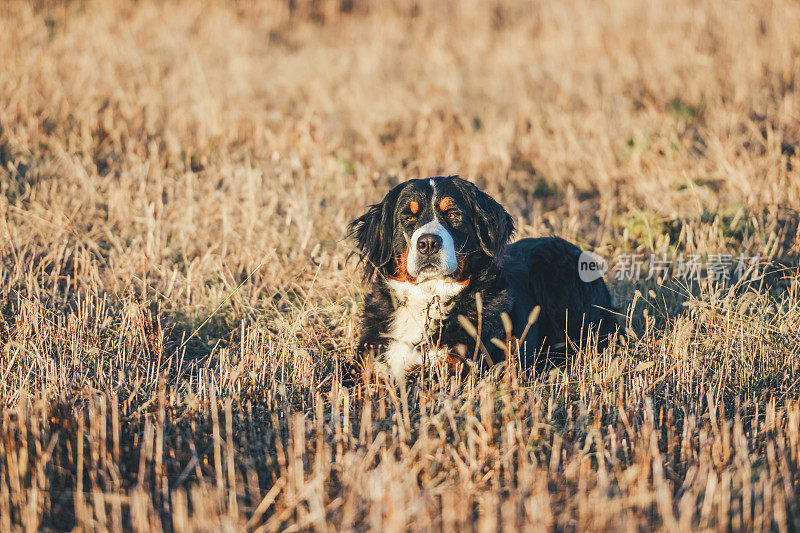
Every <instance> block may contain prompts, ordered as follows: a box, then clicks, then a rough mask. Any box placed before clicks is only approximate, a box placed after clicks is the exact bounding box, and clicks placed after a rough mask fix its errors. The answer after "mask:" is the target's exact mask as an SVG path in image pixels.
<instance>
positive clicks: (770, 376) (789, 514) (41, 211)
mask: <svg viewBox="0 0 800 533" xmlns="http://www.w3.org/2000/svg"><path fill="white" fill-rule="evenodd" d="M798 28H800V5H798V4H797V3H795V2H790V1H784V0H739V1H736V2H718V1H712V0H707V1H696V0H673V1H667V0H653V1H649V2H639V1H636V0H614V1H611V0H608V1H595V0H578V1H566V0H564V1H554V2H544V1H542V2H540V1H535V0H530V1H525V2H513V1H511V0H493V1H479V0H468V1H465V2H456V1H455V0H441V1H438V2H423V1H413V0H394V1H390V2H381V3H378V2H376V3H371V2H370V3H366V2H365V1H364V0H355V1H346V0H342V1H336V2H334V1H323V0H317V1H314V0H295V1H292V2H289V1H288V0H280V1H278V0H273V1H265V2H260V1H257V0H241V1H236V0H226V1H223V0H204V1H200V2H189V1H185V2H182V1H168V2H159V1H155V0H152V1H151V0H140V1H138V2H133V1H131V2H128V1H122V0H118V1H102V0H96V1H93V0H85V1H74V2H53V1H39V2H27V1H19V0H10V1H8V2H4V3H3V4H2V5H1V6H0V214H1V215H2V216H0V530H2V531H9V530H25V531H31V530H35V529H50V530H52V529H55V530H64V529H73V528H75V529H78V530H95V529H96V530H113V531H117V530H136V531H156V530H175V531H192V530H209V531H216V530H229V531H230V530H248V531H249V530H254V531H274V530H286V531H295V530H307V529H315V530H340V529H341V530H359V531H362V530H367V529H385V530H404V529H412V530H443V531H455V530H463V529H475V530H493V529H497V528H502V529H505V530H514V529H517V528H525V529H528V530H567V531H583V530H632V531H636V530H669V531H674V530H681V531H696V530H723V531H724V530H734V531H741V530H747V531H762V530H768V531H772V530H775V531H794V530H797V529H798V528H800V275H799V274H798V268H797V265H798V254H800V237H798V212H797V208H798V206H800V153H799V152H798V150H800V32H799V31H798V30H797V29H798ZM456 173H458V174H461V175H462V176H464V177H467V178H469V179H472V180H473V181H475V182H476V183H478V184H479V185H480V186H482V187H484V188H485V189H486V190H487V191H488V192H489V193H491V194H492V195H494V196H495V197H496V198H497V199H498V200H500V201H501V202H502V203H503V204H504V205H505V206H506V207H507V208H508V210H509V211H510V212H511V214H512V215H513V216H514V217H515V219H516V221H517V224H518V227H519V231H518V236H536V235H548V234H557V235H561V236H563V237H565V238H567V239H570V240H572V241H574V242H576V243H578V244H580V245H581V246H582V247H584V248H587V249H593V250H595V251H597V252H598V253H599V254H601V255H602V256H603V257H606V258H608V259H609V262H610V263H611V264H612V266H613V265H615V264H618V263H620V261H621V260H622V258H624V257H626V256H629V254H641V256H642V257H644V258H645V259H646V261H645V262H644V266H643V267H642V268H643V271H644V272H647V271H648V270H649V266H648V265H649V264H651V263H650V261H649V257H650V254H657V256H658V257H665V258H666V259H667V260H671V261H677V260H678V259H679V258H681V257H683V256H685V255H688V254H698V255H700V256H702V257H710V256H718V257H719V256H725V255H729V256H732V257H733V263H732V265H731V268H732V269H733V268H736V266H737V261H736V258H737V257H739V256H748V257H758V258H759V260H760V269H761V272H760V274H763V276H756V275H751V276H750V277H749V278H747V279H745V280H742V281H741V282H736V281H735V280H730V281H729V282H725V280H724V279H723V280H716V281H714V280H709V279H708V278H707V277H703V278H702V279H700V280H689V281H685V280H681V279H677V278H674V277H671V276H667V279H662V280H661V281H659V280H657V279H655V277H653V278H652V279H649V280H648V279H645V278H646V276H644V275H643V276H641V278H640V279H638V280H629V279H616V277H617V276H615V275H614V273H613V272H609V274H608V275H607V279H608V281H609V284H610V286H611V290H612V292H613V293H614V295H615V297H616V298H617V300H618V303H619V308H620V314H621V315H622V316H621V317H620V320H621V321H624V322H625V323H626V324H627V325H628V333H627V336H626V338H624V339H622V340H621V341H620V343H619V344H618V345H616V346H613V347H611V348H610V349H609V350H607V351H606V352H605V353H597V351H596V350H594V349H592V348H591V347H589V348H587V349H586V350H583V351H582V352H581V353H580V354H579V355H578V357H577V358H576V359H575V360H574V361H573V362H572V364H571V365H570V366H569V367H568V368H566V369H562V370H555V371H552V372H550V373H548V374H546V375H527V374H524V373H520V372H519V370H518V369H517V368H516V367H515V366H514V365H509V366H508V368H500V369H498V371H497V372H494V373H493V374H492V375H488V376H475V375H473V376H470V377H469V378H468V379H464V380H462V379H458V378H455V377H448V376H446V375H435V376H433V377H429V378H428V379H426V380H424V381H419V382H417V383H416V384H411V385H409V386H403V387H401V388H399V389H398V388H395V387H391V386H386V384H385V383H380V382H376V383H371V384H370V385H369V386H366V387H361V388H355V389H348V388H345V387H343V386H342V382H341V379H340V377H339V376H338V374H337V369H338V368H339V364H340V362H341V361H343V360H347V359H349V358H351V357H352V356H353V349H354V345H355V339H356V335H357V333H358V310H359V307H360V303H361V301H362V298H363V295H364V292H365V287H364V285H363V284H362V282H361V280H360V275H359V270H358V265H357V263H356V261H355V260H354V259H353V258H352V257H351V252H352V250H353V248H352V244H351V243H349V242H348V241H347V240H346V238H345V237H346V235H345V234H346V224H347V222H348V221H349V220H350V219H352V218H354V217H356V216H358V215H359V214H361V213H362V212H363V210H364V209H365V207H366V206H367V205H368V204H370V203H375V202H377V201H379V200H380V199H381V198H382V196H383V194H384V193H385V192H386V191H388V189H389V187H390V186H391V185H393V184H396V183H398V182H400V181H402V180H405V179H408V178H414V177H427V176H430V175H439V174H456Z"/></svg>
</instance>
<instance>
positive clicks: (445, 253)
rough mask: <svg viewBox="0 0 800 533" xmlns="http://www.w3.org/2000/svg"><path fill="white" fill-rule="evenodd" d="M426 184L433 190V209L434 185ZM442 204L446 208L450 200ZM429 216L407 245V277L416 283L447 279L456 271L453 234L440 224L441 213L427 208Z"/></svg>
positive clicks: (434, 183)
mask: <svg viewBox="0 0 800 533" xmlns="http://www.w3.org/2000/svg"><path fill="white" fill-rule="evenodd" d="M428 182H429V184H430V186H431V190H432V195H431V199H432V202H431V203H432V205H434V206H435V205H436V200H437V198H436V196H437V195H436V182H435V181H434V180H432V179H431V180H428ZM442 202H443V203H444V205H449V204H452V199H449V197H446V198H445V199H442ZM417 205H418V204H417ZM428 213H429V218H430V220H428V221H426V222H424V223H423V225H422V226H419V227H417V228H416V229H415V230H414V233H412V234H411V237H410V239H409V244H408V257H407V261H406V268H407V269H408V275H409V276H411V277H412V278H416V279H418V280H422V279H427V278H436V277H443V276H449V275H451V274H453V273H454V272H455V271H456V269H457V268H458V260H457V259H456V247H455V242H454V240H453V235H452V234H451V233H450V230H448V228H446V227H445V226H444V224H442V220H441V216H442V213H441V212H440V210H437V209H430V210H428Z"/></svg>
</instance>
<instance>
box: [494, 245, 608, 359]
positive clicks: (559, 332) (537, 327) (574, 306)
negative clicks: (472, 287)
mask: <svg viewBox="0 0 800 533" xmlns="http://www.w3.org/2000/svg"><path fill="white" fill-rule="evenodd" d="M580 256H581V250H580V249H579V248H578V247H577V246H575V245H574V244H570V243H569V242H567V241H565V240H564V239H561V238H558V237H544V238H536V239H522V240H519V241H517V242H515V243H513V244H511V245H509V247H508V249H507V251H506V255H505V259H504V264H503V269H502V270H503V274H504V276H505V278H506V281H507V283H508V285H509V290H510V297H511V300H512V315H513V316H512V321H513V323H514V335H515V336H516V337H517V338H519V336H520V335H522V332H523V330H524V328H525V326H526V324H527V322H528V317H529V316H530V313H531V311H532V310H533V309H534V307H536V306H537V305H538V306H540V307H541V312H540V314H539V318H538V320H537V321H536V323H535V324H534V325H533V326H532V327H531V328H530V331H529V332H528V335H527V336H526V338H525V348H526V349H525V352H524V356H525V361H524V364H525V366H526V367H533V366H535V367H536V368H537V369H539V370H541V369H542V368H544V367H545V366H546V365H547V364H548V361H549V362H551V363H554V364H557V365H560V364H563V363H564V362H565V358H566V357H567V356H568V355H569V354H570V353H572V352H574V349H575V347H576V346H575V345H576V344H579V343H582V342H585V341H586V339H587V337H588V335H589V333H591V334H592V335H597V336H598V337H599V343H598V345H599V348H600V349H601V350H602V349H603V348H604V347H605V346H606V345H607V344H608V339H609V337H610V336H612V335H613V334H614V333H615V332H617V331H618V330H619V325H618V321H617V318H616V316H615V312H614V303H613V300H612V298H611V294H609V292H608V288H607V287H606V285H605V283H604V282H603V279H602V277H600V278H598V279H595V280H593V281H589V282H585V281H583V280H582V279H581V277H580V275H579V266H578V262H579V258H580ZM568 310H569V311H568ZM565 333H566V335H565Z"/></svg>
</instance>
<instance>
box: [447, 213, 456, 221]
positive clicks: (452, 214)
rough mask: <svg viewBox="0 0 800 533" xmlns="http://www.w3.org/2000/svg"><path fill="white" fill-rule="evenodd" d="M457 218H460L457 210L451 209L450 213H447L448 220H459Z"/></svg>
mask: <svg viewBox="0 0 800 533" xmlns="http://www.w3.org/2000/svg"><path fill="white" fill-rule="evenodd" d="M457 219H458V213H456V212H455V211H450V212H449V213H447V220H457Z"/></svg>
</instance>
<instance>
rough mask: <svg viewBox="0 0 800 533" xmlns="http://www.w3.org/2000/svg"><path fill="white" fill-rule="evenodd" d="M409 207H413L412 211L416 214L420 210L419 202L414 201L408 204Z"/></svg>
mask: <svg viewBox="0 0 800 533" xmlns="http://www.w3.org/2000/svg"><path fill="white" fill-rule="evenodd" d="M408 208H409V209H411V212H412V213H414V214H415V215H416V214H417V211H419V204H418V203H417V202H414V201H412V202H411V203H410V204H408Z"/></svg>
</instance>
